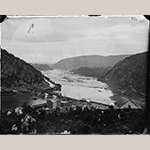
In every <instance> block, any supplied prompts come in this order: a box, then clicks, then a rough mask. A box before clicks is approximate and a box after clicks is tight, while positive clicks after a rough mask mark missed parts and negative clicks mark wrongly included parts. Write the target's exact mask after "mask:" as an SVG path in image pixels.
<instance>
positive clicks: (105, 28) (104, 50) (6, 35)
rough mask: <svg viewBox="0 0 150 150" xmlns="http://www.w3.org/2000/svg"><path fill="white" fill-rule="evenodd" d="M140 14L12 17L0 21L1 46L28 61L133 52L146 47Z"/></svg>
mask: <svg viewBox="0 0 150 150" xmlns="http://www.w3.org/2000/svg"><path fill="white" fill-rule="evenodd" d="M148 28H149V25H148V21H147V20H146V19H145V18H144V17H142V16H136V17H131V16H126V17H122V16H116V17H112V16H107V17H104V16H103V17H83V16H82V17H73V16H69V17H58V16H53V17H44V16H42V17H20V18H19V17H16V18H9V19H7V20H5V21H4V22H3V23H2V24H1V45H2V48H4V49H6V50H7V51H8V52H10V53H12V54H14V55H15V56H17V57H20V58H21V59H23V60H25V61H27V62H29V63H49V64H53V63H56V62H57V61H59V60H61V59H64V58H68V57H75V56H81V55H103V56H108V55H120V54H135V53H140V52H143V51H146V50H147V47H148Z"/></svg>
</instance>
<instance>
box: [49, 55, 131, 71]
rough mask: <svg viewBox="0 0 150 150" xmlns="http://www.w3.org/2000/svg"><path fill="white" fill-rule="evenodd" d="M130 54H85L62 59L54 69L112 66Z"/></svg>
mask: <svg viewBox="0 0 150 150" xmlns="http://www.w3.org/2000/svg"><path fill="white" fill-rule="evenodd" d="M128 56H129V55H111V56H101V55H83V56H77V57H70V58H66V59H62V60H60V61H58V62H57V63H55V64H54V65H52V66H51V67H52V68H54V69H63V70H72V69H78V68H80V67H89V68H92V67H105V66H110V67H112V66H113V65H114V64H116V63H117V62H118V61H119V60H122V59H124V58H125V57H128Z"/></svg>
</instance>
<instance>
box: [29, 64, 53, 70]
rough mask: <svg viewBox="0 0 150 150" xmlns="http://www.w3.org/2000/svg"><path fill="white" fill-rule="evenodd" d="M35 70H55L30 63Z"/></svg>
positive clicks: (43, 65)
mask: <svg viewBox="0 0 150 150" xmlns="http://www.w3.org/2000/svg"><path fill="white" fill-rule="evenodd" d="M30 64H31V65H32V66H33V67H34V68H35V69H37V70H39V71H44V70H52V69H53V68H51V67H50V66H49V65H47V64H37V63H36V64H34V63H30Z"/></svg>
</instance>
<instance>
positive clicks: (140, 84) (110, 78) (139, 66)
mask: <svg viewBox="0 0 150 150" xmlns="http://www.w3.org/2000/svg"><path fill="white" fill-rule="evenodd" d="M146 55H147V53H146V52H144V53H139V54H135V55H132V56H130V57H128V58H125V59H124V60H122V61H119V62H118V63H117V64H116V65H115V66H114V67H113V68H112V69H111V70H110V71H109V72H108V73H107V74H106V81H107V83H108V84H109V85H110V86H111V87H114V88H117V89H120V90H123V91H124V92H126V94H130V93H136V94H141V95H145V90H146V57H147V56H146Z"/></svg>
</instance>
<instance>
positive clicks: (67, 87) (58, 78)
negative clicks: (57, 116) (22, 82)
mask: <svg viewBox="0 0 150 150" xmlns="http://www.w3.org/2000/svg"><path fill="white" fill-rule="evenodd" d="M42 73H43V74H44V75H45V76H47V77H49V78H50V79H51V80H52V81H54V82H56V83H60V84H61V85H62V90H61V94H62V95H63V96H67V97H71V98H75V99H79V100H80V99H86V100H88V101H95V102H100V103H104V104H109V105H113V104H114V101H112V100H111V98H110V97H111V96H113V93H112V91H111V90H110V89H109V88H108V86H107V84H105V83H102V82H100V81H97V80H96V79H95V78H92V77H84V76H79V75H75V74H73V73H71V72H69V71H63V70H48V71H43V72H42ZM24 102H27V103H30V104H34V103H37V102H38V103H40V102H41V103H43V99H38V100H33V98H32V95H31V94H3V95H1V106H2V109H14V108H16V107H17V106H21V105H22V104H23V103H24Z"/></svg>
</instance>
